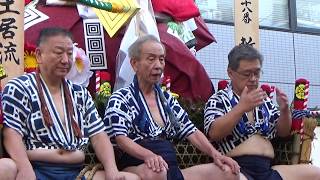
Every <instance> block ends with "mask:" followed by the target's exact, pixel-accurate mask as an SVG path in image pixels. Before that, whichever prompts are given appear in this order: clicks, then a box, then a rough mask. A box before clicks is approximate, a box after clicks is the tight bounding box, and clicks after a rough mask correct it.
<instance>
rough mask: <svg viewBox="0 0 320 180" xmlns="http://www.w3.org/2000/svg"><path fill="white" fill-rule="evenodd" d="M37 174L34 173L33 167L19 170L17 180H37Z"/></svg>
mask: <svg viewBox="0 0 320 180" xmlns="http://www.w3.org/2000/svg"><path fill="white" fill-rule="evenodd" d="M35 179H36V174H35V173H34V171H33V169H32V167H31V168H28V167H21V168H18V174H17V177H16V180H35Z"/></svg>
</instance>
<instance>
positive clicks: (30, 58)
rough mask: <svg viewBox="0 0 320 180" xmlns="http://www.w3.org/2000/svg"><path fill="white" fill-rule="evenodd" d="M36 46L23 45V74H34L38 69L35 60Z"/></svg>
mask: <svg viewBox="0 0 320 180" xmlns="http://www.w3.org/2000/svg"><path fill="white" fill-rule="evenodd" d="M35 51H36V46H34V45H32V44H29V43H25V44H24V72H26V73H30V72H35V71H36V70H37V68H38V63H37V59H36V53H35Z"/></svg>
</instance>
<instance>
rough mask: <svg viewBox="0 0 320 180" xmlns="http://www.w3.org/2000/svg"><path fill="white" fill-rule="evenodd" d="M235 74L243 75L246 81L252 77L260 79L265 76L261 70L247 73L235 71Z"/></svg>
mask: <svg viewBox="0 0 320 180" xmlns="http://www.w3.org/2000/svg"><path fill="white" fill-rule="evenodd" d="M234 72H236V73H237V74H239V75H241V76H242V77H243V78H245V79H251V78H252V77H255V78H260V77H261V76H262V74H263V71H262V70H261V69H260V70H257V71H245V72H241V71H234Z"/></svg>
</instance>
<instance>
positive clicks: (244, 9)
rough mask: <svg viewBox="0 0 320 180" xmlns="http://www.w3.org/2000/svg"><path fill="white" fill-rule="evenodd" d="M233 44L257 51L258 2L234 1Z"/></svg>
mask: <svg viewBox="0 0 320 180" xmlns="http://www.w3.org/2000/svg"><path fill="white" fill-rule="evenodd" d="M234 32H235V44H236V45H238V44H250V45H252V46H253V47H255V48H257V49H259V45H260V43H259V42H260V41H259V0H234Z"/></svg>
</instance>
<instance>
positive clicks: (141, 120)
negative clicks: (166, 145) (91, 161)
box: [104, 83, 197, 145]
mask: <svg viewBox="0 0 320 180" xmlns="http://www.w3.org/2000/svg"><path fill="white" fill-rule="evenodd" d="M137 86H138V85H137V84H135V83H132V84H130V86H128V87H125V88H122V89H119V90H118V91H116V92H114V93H113V94H112V95H111V97H110V99H109V102H108V106H107V109H106V113H105V118H104V122H105V124H106V127H107V133H108V135H109V136H110V138H111V142H112V143H113V145H116V143H115V137H116V136H119V135H124V136H127V137H129V138H130V139H132V140H133V141H137V140H141V139H146V138H155V137H159V136H163V135H164V136H165V137H166V138H167V139H172V138H175V139H179V140H180V139H184V138H186V137H188V136H189V135H190V134H192V133H193V132H195V131H196V130H197V128H196V127H195V126H194V124H193V123H192V122H191V121H190V119H189V117H188V114H187V113H186V112H185V111H184V110H183V109H182V108H181V106H180V105H179V103H178V101H177V100H176V99H175V98H174V97H173V96H171V94H170V93H168V92H166V91H163V90H158V91H157V90H156V88H155V89H154V90H155V92H156V101H157V104H158V107H159V110H160V114H161V117H162V119H163V121H164V127H161V126H159V125H158V124H157V123H156V122H155V121H154V120H153V119H152V116H151V113H150V110H149V108H148V105H147V102H146V100H145V98H144V96H143V94H142V93H141V91H140V90H139V89H138V88H137ZM137 89H138V90H137ZM158 89H159V88H158ZM159 91H161V92H162V95H164V98H165V99H166V101H167V103H168V104H167V105H168V106H167V107H166V105H164V104H163V102H162V101H163V100H161V97H160V96H161V95H160V94H159ZM162 97H163V96H162ZM167 108H170V111H171V112H172V113H171V114H172V115H173V116H175V118H174V119H175V120H176V122H173V120H172V118H171V120H170V118H169V117H170V113H167V111H168V109H167ZM172 115H171V116H172Z"/></svg>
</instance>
